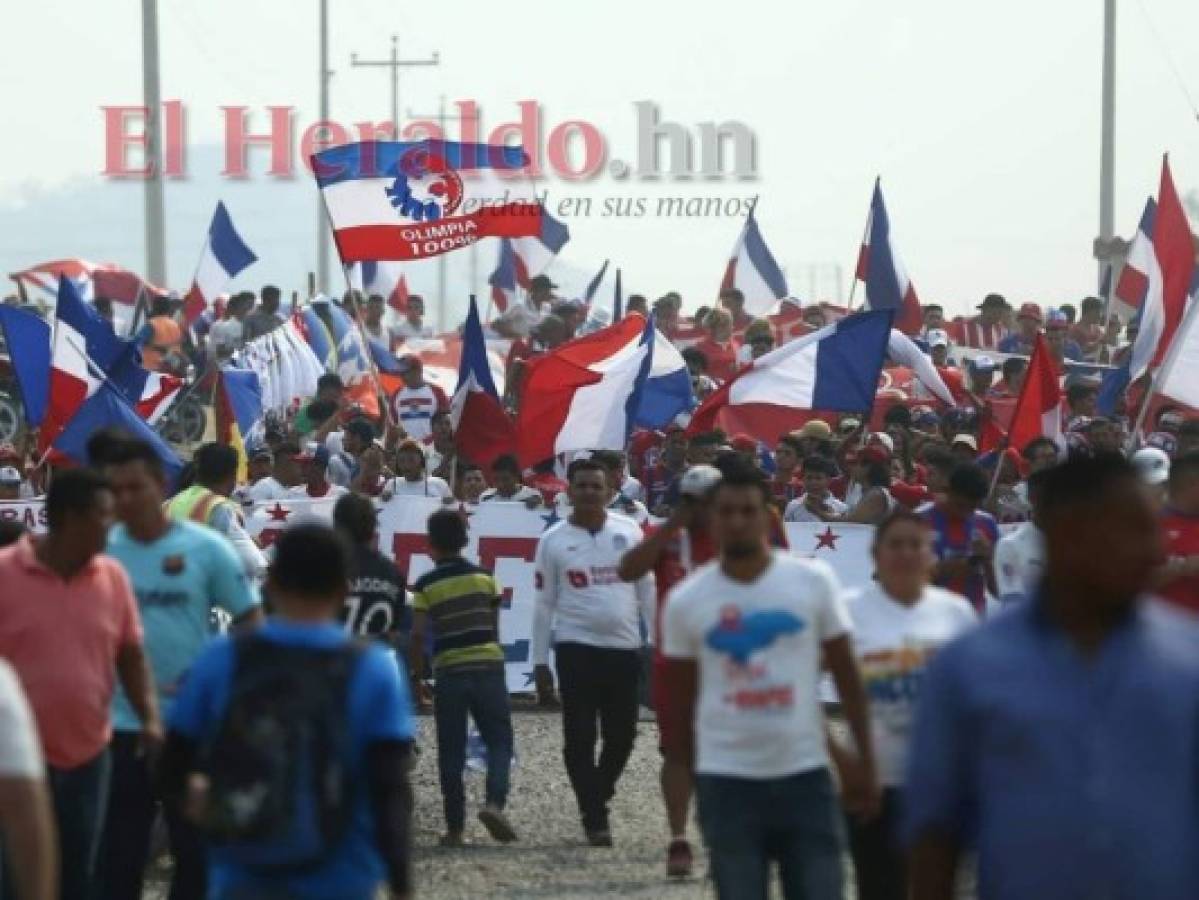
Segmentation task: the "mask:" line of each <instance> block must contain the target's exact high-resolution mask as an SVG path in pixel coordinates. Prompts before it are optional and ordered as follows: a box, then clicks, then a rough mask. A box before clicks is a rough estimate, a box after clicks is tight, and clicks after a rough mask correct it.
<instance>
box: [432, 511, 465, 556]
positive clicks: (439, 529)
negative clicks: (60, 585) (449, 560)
mask: <svg viewBox="0 0 1199 900" xmlns="http://www.w3.org/2000/svg"><path fill="white" fill-rule="evenodd" d="M426 530H427V531H428V534H429V546H430V547H432V548H433V549H434V550H436V551H438V552H439V553H461V552H462V548H464V547H465V546H466V545H467V543H469V540H468V538H467V536H466V519H464V518H463V517H462V514H461V513H458V512H455V511H454V510H452V509H439V510H437V511H436V512H434V513H433V514H432V515H431V516H429V522H428V525H427V526H426Z"/></svg>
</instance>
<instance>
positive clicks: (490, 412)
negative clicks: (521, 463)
mask: <svg viewBox="0 0 1199 900" xmlns="http://www.w3.org/2000/svg"><path fill="white" fill-rule="evenodd" d="M450 420H451V421H452V422H453V425H454V434H455V435H456V436H457V447H458V452H459V453H461V454H462V456H463V457H465V458H466V459H468V460H470V461H471V462H473V463H477V464H478V465H480V466H485V467H486V466H490V465H491V464H492V463H493V462H494V461H495V460H496V458H497V457H500V456H503V455H505V454H510V453H513V452H514V451H515V449H516V429H515V427H514V426H513V424H512V420H511V419H509V418H508V414H507V413H506V412H505V411H504V406H503V403H501V402H500V396H499V392H498V391H497V390H496V388H495V381H494V380H493V379H492V377H491V367H490V365H489V364H488V361H487V344H486V342H485V341H484V339H483V325H482V323H481V322H480V321H479V307H478V304H477V303H476V302H475V298H474V296H473V295H472V296H471V298H470V309H469V310H468V311H467V314H466V324H465V325H464V326H463V329H462V362H461V364H460V366H459V368H458V386H457V388H456V389H455V390H454V397H453V400H451V402H450Z"/></svg>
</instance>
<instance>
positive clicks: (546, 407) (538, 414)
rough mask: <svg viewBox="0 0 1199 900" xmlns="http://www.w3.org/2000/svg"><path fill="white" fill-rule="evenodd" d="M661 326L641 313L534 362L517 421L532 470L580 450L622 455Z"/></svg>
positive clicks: (523, 452) (525, 459) (523, 460)
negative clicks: (610, 451) (612, 452)
mask: <svg viewBox="0 0 1199 900" xmlns="http://www.w3.org/2000/svg"><path fill="white" fill-rule="evenodd" d="M654 333H655V330H654V324H653V320H652V319H650V320H649V321H647V320H646V319H644V318H642V316H641V315H640V314H637V313H634V314H633V315H630V316H628V317H627V318H625V319H623V320H621V321H620V322H617V323H616V324H614V325H610V326H609V327H607V328H604V329H601V330H599V331H596V332H594V333H592V334H589V335H586V336H585V337H581V338H576V339H575V340H573V341H569V342H568V343H565V344H563V345H562V346H561V347H558V348H557V349H555V350H552V351H551V352H549V353H546V354H545V355H543V356H539V357H537V358H536V359H533V360H530V361H529V362H528V364H527V365H528V368H527V369H526V373H525V378H524V380H523V382H522V385H521V399H520V413H519V415H518V417H517V420H516V433H517V440H518V441H519V456H520V460H521V463H522V464H523V465H526V466H529V465H534V464H536V463H539V462H542V461H543V460H547V459H549V458H551V457H553V456H557V455H558V454H559V453H570V452H572V451H575V450H600V449H610V450H622V449H624V447H625V445H626V444H627V442H628V439H629V434H630V432H631V431H632V429H633V422H634V418H635V416H636V414H637V412H638V409H639V407H640V404H641V394H642V389H643V388H644V386H645V383H646V381H647V380H648V378H649V375H650V370H651V366H652V362H653V352H654Z"/></svg>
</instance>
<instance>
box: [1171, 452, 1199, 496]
mask: <svg viewBox="0 0 1199 900" xmlns="http://www.w3.org/2000/svg"><path fill="white" fill-rule="evenodd" d="M1196 477H1199V450H1192V451H1191V452H1190V453H1184V454H1183V455H1182V456H1179V457H1178V458H1176V459H1174V460H1172V461H1171V462H1170V488H1171V489H1174V490H1177V489H1178V488H1180V487H1182V485H1183V484H1184V483H1185V482H1187V481H1190V480H1191V479H1193V478H1196Z"/></svg>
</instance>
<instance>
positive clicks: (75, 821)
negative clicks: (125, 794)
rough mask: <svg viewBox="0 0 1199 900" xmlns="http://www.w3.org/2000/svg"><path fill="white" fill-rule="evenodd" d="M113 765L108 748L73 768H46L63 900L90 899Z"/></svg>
mask: <svg viewBox="0 0 1199 900" xmlns="http://www.w3.org/2000/svg"><path fill="white" fill-rule="evenodd" d="M111 765H112V761H111V758H110V757H109V755H108V750H107V748H105V750H104V751H103V752H102V753H101V754H100V755H99V756H96V757H95V758H93V759H92V760H91V761H90V762H86V763H84V764H83V765H81V766H76V767H75V768H73V769H58V768H55V767H54V766H49V767H47V769H46V779H47V781H49V783H50V794H51V796H52V798H53V801H54V818H55V821H56V822H57V824H58V847H59V854H60V859H59V864H60V866H61V868H60V873H61V875H60V878H61V885H62V887H61V894H60V896H61V897H62V900H87V898H88V896H89V895H90V892H91V889H92V888H91V885H92V881H93V876H94V874H95V869H96V854H97V852H98V850H99V846H100V834H101V831H102V830H103V827H104V816H105V812H106V809H107V806H108V778H109V772H110V771H111Z"/></svg>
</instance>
